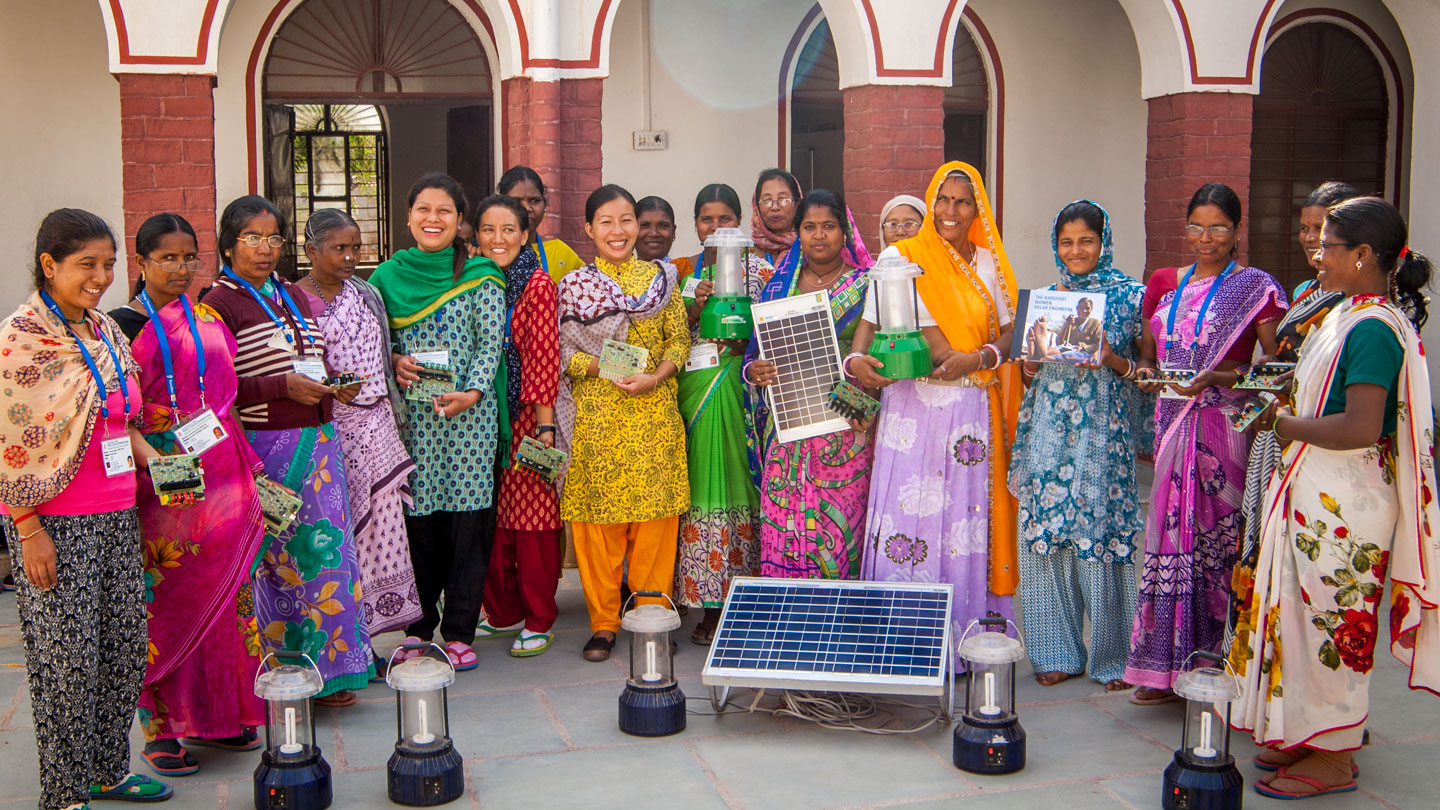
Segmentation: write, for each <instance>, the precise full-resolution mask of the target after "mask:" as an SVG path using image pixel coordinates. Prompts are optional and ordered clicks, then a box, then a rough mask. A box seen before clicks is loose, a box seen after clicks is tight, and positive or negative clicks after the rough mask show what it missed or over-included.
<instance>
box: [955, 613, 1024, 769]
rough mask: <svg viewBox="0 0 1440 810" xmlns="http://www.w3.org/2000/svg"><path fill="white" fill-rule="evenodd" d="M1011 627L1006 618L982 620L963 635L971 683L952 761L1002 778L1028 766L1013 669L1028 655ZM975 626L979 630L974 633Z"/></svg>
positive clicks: (959, 765) (961, 644)
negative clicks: (1011, 633) (1007, 629)
mask: <svg viewBox="0 0 1440 810" xmlns="http://www.w3.org/2000/svg"><path fill="white" fill-rule="evenodd" d="M1007 624H1009V625H1010V626H1012V627H1013V626H1014V625H1013V624H1011V623H1010V622H1008V621H1006V620H1005V619H999V618H989V619H978V620H976V621H973V622H971V623H970V626H969V627H967V628H965V634H964V635H963V636H961V637H960V657H961V658H962V659H964V661H965V668H966V669H967V670H968V671H969V672H970V684H969V686H967V687H966V689H965V713H964V714H963V715H962V716H961V717H960V725H958V726H956V727H955V741H954V745H953V747H952V748H951V759H952V760H953V761H954V762H955V767H957V768H959V769H960V770H962V771H969V772H970V773H981V774H1000V773H1014V772H1015V771H1018V770H1020V769H1021V768H1024V767H1025V729H1023V728H1021V727H1020V716H1019V715H1017V714H1016V713H1015V665H1016V664H1017V663H1019V661H1020V660H1021V659H1023V658H1024V657H1025V645H1024V644H1022V643H1020V640H1019V639H1018V638H1013V637H1011V636H1007V635H1005V626H1006V625H1007ZM977 627H978V628H979V632H972V631H974V630H975V629H976V628H977ZM996 629H998V630H999V632H993V631H994V630H996ZM1016 633H1017V634H1018V633H1019V630H1018V628H1017V630H1016Z"/></svg>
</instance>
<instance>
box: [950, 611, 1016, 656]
mask: <svg viewBox="0 0 1440 810" xmlns="http://www.w3.org/2000/svg"><path fill="white" fill-rule="evenodd" d="M1007 625H1008V626H1009V627H1012V628H1014V629H1015V638H1016V639H1018V640H1019V641H1020V644H1021V646H1024V644H1025V636H1024V634H1022V633H1021V632H1020V626H1019V625H1017V624H1015V622H1012V621H1010V620H1009V619H1006V618H1002V617H1000V616H993V617H992V616H986V617H984V618H980V619H971V620H970V624H969V625H967V626H966V627H965V632H963V633H961V634H960V640H959V641H957V642H955V649H957V650H958V649H960V645H961V644H964V643H965V639H967V638H969V637H970V631H971V630H974V629H975V628H976V627H982V628H985V629H984V630H982V631H981V632H987V631H988V629H989V628H991V627H1003V626H1007Z"/></svg>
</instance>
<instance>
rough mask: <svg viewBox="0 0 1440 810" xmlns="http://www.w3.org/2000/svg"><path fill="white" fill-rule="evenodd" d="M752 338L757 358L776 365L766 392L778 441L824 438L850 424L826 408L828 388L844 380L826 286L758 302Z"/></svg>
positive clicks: (828, 396)
mask: <svg viewBox="0 0 1440 810" xmlns="http://www.w3.org/2000/svg"><path fill="white" fill-rule="evenodd" d="M751 315H752V317H753V318H754V319H755V339H756V341H758V342H759V344H760V356H761V357H763V358H765V359H766V360H769V361H770V362H772V363H774V364H775V382H773V383H771V385H770V386H769V388H768V389H767V390H766V392H765V398H766V400H767V401H768V402H769V403H770V413H771V416H772V417H773V418H774V420H775V434H776V437H777V438H778V439H779V441H781V442H793V441H795V440H796V439H808V438H810V437H812V436H823V435H825V434H826V433H834V432H835V431H837V430H845V429H847V428H849V427H850V423H848V422H846V421H845V419H844V418H843V417H841V416H840V415H839V414H838V413H836V412H835V410H834V409H832V408H831V407H830V391H831V389H833V388H834V387H835V383H837V382H839V381H840V380H842V379H844V375H843V374H842V373H841V371H840V344H839V341H837V340H836V337H835V321H833V320H832V319H831V316H830V294H829V293H828V292H826V291H824V290H820V291H819V292H813V293H805V294H803V295H792V296H790V297H789V298H781V299H779V300H777V301H767V302H765V303H763V304H756V305H755V306H754V307H753V308H752V310H751Z"/></svg>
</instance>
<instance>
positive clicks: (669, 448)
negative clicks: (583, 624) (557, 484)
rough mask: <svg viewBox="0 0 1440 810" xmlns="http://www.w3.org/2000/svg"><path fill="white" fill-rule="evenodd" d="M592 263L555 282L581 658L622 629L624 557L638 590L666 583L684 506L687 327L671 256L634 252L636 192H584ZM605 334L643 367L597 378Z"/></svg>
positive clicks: (559, 408) (565, 514)
mask: <svg viewBox="0 0 1440 810" xmlns="http://www.w3.org/2000/svg"><path fill="white" fill-rule="evenodd" d="M585 223H586V224H585V232H586V233H587V234H589V235H590V238H591V239H593V240H594V241H595V254H596V256H595V263H594V264H591V265H589V266H587V267H583V268H581V269H579V270H575V271H573V272H571V273H570V274H568V275H566V276H565V279H564V281H562V282H561V283H560V358H561V362H562V363H563V364H564V368H565V372H564V375H563V376H562V378H561V380H560V396H559V398H558V399H557V401H556V404H555V411H556V418H557V422H558V423H559V443H558V446H559V447H560V449H561V450H564V451H565V452H567V453H569V454H570V466H569V469H568V470H567V471H566V473H565V481H564V487H563V489H562V491H561V495H560V517H562V518H563V519H565V520H568V521H570V528H571V531H572V533H573V534H574V537H575V556H576V560H577V562H578V563H579V567H580V583H581V584H582V585H583V586H584V588H585V604H586V607H587V608H588V609H589V612H590V629H591V631H592V632H593V633H594V636H593V637H592V638H591V639H590V641H589V642H588V643H586V645H585V650H584V652H585V658H586V659H588V660H591V661H604V660H605V659H606V658H608V657H610V649H611V648H612V647H613V646H614V645H615V631H616V630H618V629H619V627H620V608H621V604H620V578H621V575H622V572H623V571H624V570H625V563H626V560H627V558H628V560H629V583H630V586H631V587H632V588H634V589H635V590H637V591H645V590H649V591H663V592H665V593H669V592H670V586H671V583H672V581H673V578H674V575H675V547H676V536H677V531H678V529H679V522H680V513H681V512H684V511H685V510H686V509H688V508H689V506H690V484H689V478H688V476H687V474H686V466H685V428H684V425H683V424H682V423H681V421H680V411H679V408H678V407H677V406H676V402H675V374H676V372H678V371H679V369H680V368H681V367H682V366H683V365H684V364H685V359H686V358H687V357H688V356H689V354H690V328H689V325H688V324H687V323H686V320H685V307H684V303H683V302H682V300H681V298H680V296H679V295H677V294H676V274H675V268H674V267H673V266H672V265H658V264H654V263H651V262H646V261H641V260H639V259H637V258H636V257H635V252H634V251H635V237H636V234H637V232H638V230H639V226H638V224H637V220H636V217H635V198H634V197H633V196H631V195H630V192H628V191H626V190H625V189H623V188H621V187H619V186H615V185H608V186H601V187H600V188H598V189H596V190H595V191H594V192H592V193H591V194H590V197H589V199H587V200H586V201H585ZM607 340H611V341H618V342H623V343H628V344H630V345H632V346H638V347H640V348H643V349H645V350H646V351H647V352H648V353H649V354H648V357H647V358H646V360H645V365H644V368H643V370H640V371H637V372H636V373H634V374H629V375H627V376H625V377H622V378H621V379H619V380H615V381H612V380H610V379H606V378H604V377H601V376H600V354H601V352H602V351H603V350H604V348H605V343H606V341H607Z"/></svg>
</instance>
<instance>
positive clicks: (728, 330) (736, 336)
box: [700, 295, 755, 340]
mask: <svg viewBox="0 0 1440 810" xmlns="http://www.w3.org/2000/svg"><path fill="white" fill-rule="evenodd" d="M753 331H755V321H754V319H753V318H751V316H750V298H749V297H748V296H744V295H712V296H710V298H709V299H708V300H706V302H705V308H704V309H702V310H701V311H700V337H702V338H708V339H711V340H749V339H750V333H751V332H753Z"/></svg>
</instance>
